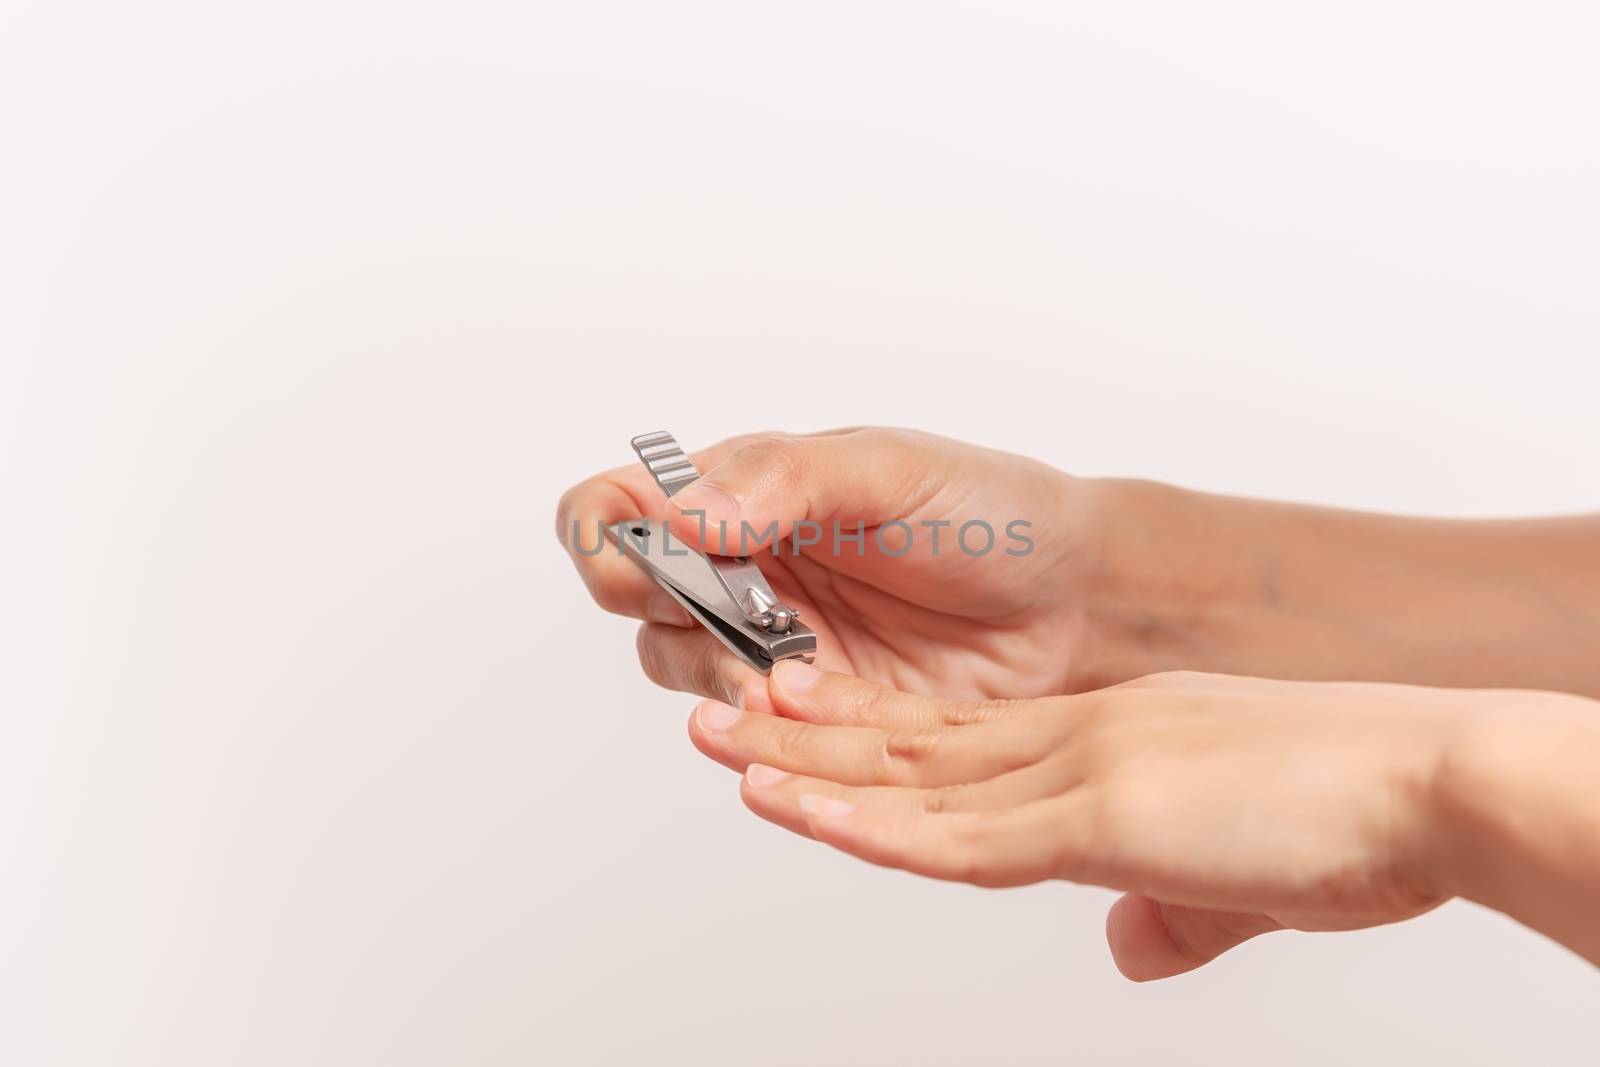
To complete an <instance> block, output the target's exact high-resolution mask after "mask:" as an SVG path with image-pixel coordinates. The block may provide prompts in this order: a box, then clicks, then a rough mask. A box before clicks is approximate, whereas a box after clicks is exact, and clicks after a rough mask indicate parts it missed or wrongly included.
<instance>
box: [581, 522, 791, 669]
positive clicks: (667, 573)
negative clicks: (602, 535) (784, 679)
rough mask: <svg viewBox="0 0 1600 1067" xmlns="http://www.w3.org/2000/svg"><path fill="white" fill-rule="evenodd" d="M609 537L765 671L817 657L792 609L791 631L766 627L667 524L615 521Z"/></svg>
mask: <svg viewBox="0 0 1600 1067" xmlns="http://www.w3.org/2000/svg"><path fill="white" fill-rule="evenodd" d="M606 538H607V539H608V540H609V541H611V543H612V544H614V545H616V546H617V547H618V548H620V549H621V550H622V552H623V554H624V555H626V556H627V557H628V558H629V559H631V560H633V562H634V563H636V564H638V565H639V566H640V567H642V568H643V569H644V572H645V573H646V574H648V575H650V577H651V578H653V579H655V581H656V584H657V585H659V586H661V588H663V589H665V590H666V591H667V592H668V593H669V594H671V596H672V598H673V599H674V600H676V601H677V602H678V603H680V604H682V605H683V606H684V608H685V609H687V610H688V612H689V614H690V615H692V616H694V618H695V619H696V620H697V621H698V622H699V623H700V624H701V625H702V626H704V627H705V628H706V629H707V630H710V631H711V633H712V635H713V636H715V637H716V639H717V640H718V641H721V642H722V643H723V644H724V645H726V646H727V647H728V649H729V650H730V651H732V652H733V654H734V655H736V656H738V657H739V658H740V659H742V660H743V661H744V662H746V663H748V664H749V665H750V666H752V667H754V668H755V669H756V670H758V671H760V672H761V673H763V674H765V673H767V672H768V671H770V670H772V665H773V664H774V663H776V662H778V661H779V660H784V659H799V660H803V661H805V662H807V663H810V662H811V659H812V657H813V656H815V655H816V651H817V635H816V633H814V632H813V631H812V630H811V629H810V627H808V626H805V625H804V624H802V623H800V622H797V621H795V620H794V616H793V613H792V612H789V618H788V627H787V629H785V630H782V631H779V630H775V629H763V628H762V627H761V626H760V625H759V624H758V623H757V622H756V621H755V620H754V619H752V618H751V617H750V615H749V614H748V613H747V612H746V611H745V609H744V607H743V606H742V605H741V604H740V603H739V602H738V601H736V600H734V599H733V597H732V596H731V595H730V594H729V592H728V589H727V587H726V586H725V585H724V584H723V582H722V578H721V576H720V575H719V574H718V573H717V571H716V569H715V568H714V567H712V566H711V563H710V559H709V558H708V557H706V556H704V555H702V554H700V553H699V552H696V551H695V550H694V549H692V548H690V547H689V546H688V545H685V544H684V543H683V542H682V541H679V540H677V539H675V538H673V537H672V536H671V535H670V534H669V533H668V532H667V528H666V526H665V525H664V524H663V523H660V522H655V521H653V520H649V519H633V520H630V521H627V522H618V523H612V524H611V525H610V526H608V527H606ZM750 566H751V567H754V564H750ZM765 581H766V580H765V579H762V584H765ZM775 606H776V607H780V608H781V607H782V605H781V604H780V605H775ZM784 611H785V612H788V609H787V608H784Z"/></svg>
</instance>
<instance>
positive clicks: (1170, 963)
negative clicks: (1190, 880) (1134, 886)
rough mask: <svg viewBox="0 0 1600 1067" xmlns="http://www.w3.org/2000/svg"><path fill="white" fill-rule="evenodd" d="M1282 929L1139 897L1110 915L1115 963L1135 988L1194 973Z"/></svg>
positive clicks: (1262, 920)
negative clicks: (1144, 983) (1153, 980)
mask: <svg viewBox="0 0 1600 1067" xmlns="http://www.w3.org/2000/svg"><path fill="white" fill-rule="evenodd" d="M1281 929H1283V926H1282V925H1281V924H1280V923H1278V922H1277V921H1276V920H1274V919H1272V918H1270V917H1269V916H1266V915H1262V914H1260V913H1251V912H1234V911H1216V910H1213V909H1211V908H1191V907H1187V906H1185V905H1182V904H1163V903H1161V902H1160V901H1156V900H1151V899H1150V898H1149V897H1147V896H1142V895H1140V894H1138V893H1128V894H1126V895H1125V896H1123V897H1121V898H1120V899H1118V900H1117V902H1116V903H1115V904H1113V905H1111V911H1110V912H1108V913H1107V915H1106V942H1107V943H1108V944H1109V945H1110V946H1111V958H1112V959H1113V960H1115V961H1116V964H1117V969H1118V970H1119V971H1121V972H1122V973H1123V974H1124V975H1125V976H1126V977H1128V978H1131V979H1132V980H1133V981H1135V982H1148V981H1150V980H1152V979H1155V978H1170V977H1172V976H1173V975H1175V974H1182V973H1184V972H1185V971H1192V970H1194V969H1195V968H1196V967H1200V966H1203V965H1205V964H1207V963H1210V962H1211V961H1212V960H1214V959H1216V958H1217V957H1218V956H1220V955H1222V954H1223V953H1224V952H1226V951H1228V950H1229V949H1230V948H1233V947H1234V946H1235V945H1240V944H1243V943H1244V942H1245V941H1248V940H1250V938H1252V937H1255V936H1256V935H1258V934H1264V933H1268V932H1270V931H1272V930H1281Z"/></svg>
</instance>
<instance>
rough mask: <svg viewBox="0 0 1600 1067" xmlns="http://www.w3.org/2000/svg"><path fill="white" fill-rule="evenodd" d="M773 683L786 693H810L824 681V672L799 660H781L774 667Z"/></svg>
mask: <svg viewBox="0 0 1600 1067" xmlns="http://www.w3.org/2000/svg"><path fill="white" fill-rule="evenodd" d="M772 681H773V684H775V685H776V686H777V687H778V688H779V689H780V690H782V691H783V692H785V693H789V694H794V695H800V694H804V693H808V692H810V691H811V690H813V689H815V688H816V687H817V683H818V682H820V681H822V672H821V671H820V670H818V669H817V668H816V667H813V666H812V665H811V664H809V663H807V662H805V661H804V660H799V659H786V660H780V661H779V662H778V663H776V664H774V665H773V667H772Z"/></svg>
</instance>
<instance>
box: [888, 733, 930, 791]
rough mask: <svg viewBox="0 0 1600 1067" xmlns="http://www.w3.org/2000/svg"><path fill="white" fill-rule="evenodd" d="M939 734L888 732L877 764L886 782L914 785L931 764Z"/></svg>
mask: <svg viewBox="0 0 1600 1067" xmlns="http://www.w3.org/2000/svg"><path fill="white" fill-rule="evenodd" d="M938 747H939V735H938V734H933V733H928V732H926V731H923V730H889V731H887V732H886V733H885V734H884V735H883V743H882V744H881V745H880V746H879V749H878V765H879V768H880V769H881V771H882V772H883V775H884V777H885V779H886V780H888V781H891V782H914V781H916V780H917V779H918V778H919V777H920V776H921V775H922V774H923V773H924V772H925V770H926V767H927V765H928V764H929V763H930V762H932V760H933V757H934V753H935V751H936V750H937V749H938Z"/></svg>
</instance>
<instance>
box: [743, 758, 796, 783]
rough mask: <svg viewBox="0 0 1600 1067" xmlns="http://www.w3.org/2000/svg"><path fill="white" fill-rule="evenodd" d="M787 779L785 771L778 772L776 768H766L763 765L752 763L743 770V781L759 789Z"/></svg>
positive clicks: (787, 774)
mask: <svg viewBox="0 0 1600 1067" xmlns="http://www.w3.org/2000/svg"><path fill="white" fill-rule="evenodd" d="M787 777H789V773H788V772H787V771H780V770H778V768H776V767H768V766H767V765H766V764H765V763H752V764H750V766H748V767H746V768H745V769H744V780H745V781H747V782H749V783H750V784H751V785H753V786H755V787H756V788H757V789H760V788H761V787H762V786H768V785H772V784H773V783H774V782H781V781H783V780H784V779H785V778H787Z"/></svg>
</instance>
